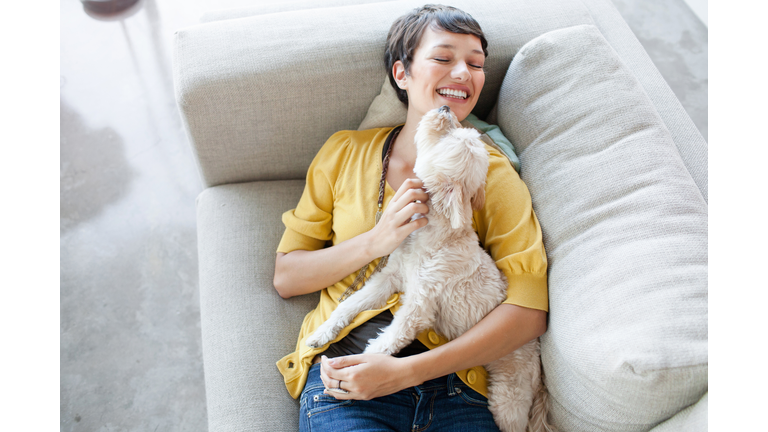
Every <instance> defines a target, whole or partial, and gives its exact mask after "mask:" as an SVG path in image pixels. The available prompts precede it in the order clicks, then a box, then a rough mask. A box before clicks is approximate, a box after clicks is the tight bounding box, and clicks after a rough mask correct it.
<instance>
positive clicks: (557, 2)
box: [174, 0, 592, 186]
mask: <svg viewBox="0 0 768 432" xmlns="http://www.w3.org/2000/svg"><path fill="white" fill-rule="evenodd" d="M423 3H424V2H423V1H418V0H400V1H396V2H394V1H393V2H384V3H371V4H363V5H355V6H346V7H336V8H321V9H311V10H300V11H291V12H284V13H275V14H268V15H259V16H253V17H249V18H242V19H233V20H225V21H216V22H210V23H205V24H202V25H198V26H193V27H190V28H186V29H182V30H179V31H177V32H176V35H175V47H174V83H175V90H176V99H177V102H178V105H179V108H180V110H181V113H182V119H183V121H184V124H185V127H186V129H187V131H188V136H189V139H190V141H191V143H192V146H193V149H194V152H195V156H196V158H197V160H198V163H199V166H200V171H201V174H202V178H203V182H204V184H205V185H206V186H214V185H219V184H226V183H234V182H246V181H254V180H283V179H301V178H303V177H304V174H305V173H306V170H307V168H308V167H309V164H310V162H311V161H312V158H313V156H314V155H315V153H317V151H318V150H319V149H320V147H321V146H322V144H323V143H324V142H325V140H326V139H327V138H328V137H329V136H331V135H332V134H333V133H334V132H337V131H339V130H344V129H356V128H357V126H358V125H359V124H360V122H361V121H362V120H363V117H364V116H365V114H366V110H367V109H368V107H369V106H370V104H371V102H372V101H373V99H374V97H375V96H376V95H377V94H379V92H380V91H381V83H382V82H383V81H384V77H385V75H386V74H385V72H384V70H383V60H382V58H383V55H384V42H385V40H386V35H387V32H388V31H389V28H390V26H391V25H392V22H393V21H394V20H395V19H396V18H397V17H399V16H401V15H402V14H404V13H406V12H407V11H409V10H410V9H413V8H414V7H417V6H420V5H423ZM451 4H452V5H454V6H456V7H459V8H461V9H463V10H465V11H467V12H469V13H470V14H472V16H474V17H475V18H476V19H477V20H478V22H480V23H481V25H482V27H483V30H484V31H485V33H486V35H487V37H488V40H489V48H488V49H489V52H490V57H489V58H488V61H487V62H486V67H487V71H488V72H487V74H486V84H485V87H484V90H483V94H482V95H481V97H480V100H479V102H478V105H477V107H476V109H475V113H476V114H477V115H478V117H479V118H485V116H486V114H487V113H488V111H489V110H490V109H491V107H492V106H493V104H494V103H495V101H496V95H497V94H498V90H499V87H500V86H501V81H502V80H503V78H504V73H505V72H506V69H507V67H508V65H509V62H510V61H511V60H512V56H513V55H514V53H515V52H517V50H518V49H519V48H520V47H521V46H522V45H523V44H525V43H526V42H528V41H529V40H531V39H533V38H534V37H536V36H538V35H540V34H542V33H545V32H547V31H550V30H554V29H558V28H564V27H569V26H573V25H577V24H588V23H591V22H592V19H591V18H590V16H589V14H588V12H587V10H586V8H585V7H584V5H583V3H582V2H581V1H578V0H540V1H536V2H530V1H527V0H488V1H484V2H476V1H471V0H455V1H453V2H451Z"/></svg>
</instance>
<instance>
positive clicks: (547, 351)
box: [498, 25, 708, 431]
mask: <svg viewBox="0 0 768 432" xmlns="http://www.w3.org/2000/svg"><path fill="white" fill-rule="evenodd" d="M498 120H499V126H500V127H501V128H502V131H503V132H504V134H505V135H506V136H507V137H508V138H510V140H511V141H512V142H513V144H514V146H515V149H516V150H517V151H518V155H519V156H520V160H521V163H522V178H523V180H524V181H525V182H526V184H527V185H528V187H529V189H530V191H531V196H532V198H533V204H534V209H535V211H536V214H537V216H538V217H539V221H540V222H541V226H542V230H543V233H544V242H545V246H546V249H547V255H548V258H549V265H550V271H549V293H550V297H549V302H550V303H549V306H550V309H549V310H550V314H549V328H548V331H547V333H546V334H545V335H544V336H543V337H542V338H541V349H542V362H543V366H544V371H545V373H546V376H547V381H546V382H547V385H548V387H549V390H550V393H551V401H552V403H553V406H552V412H551V413H552V419H553V421H554V423H555V425H556V426H558V427H560V428H561V429H562V430H568V431H582V430H603V431H644V430H649V429H651V428H652V427H654V426H655V425H657V424H659V423H661V422H663V421H665V420H666V419H668V418H670V417H672V416H673V415H675V414H676V413H677V412H678V411H680V410H682V409H684V408H685V407H687V406H689V405H692V404H694V403H696V402H698V401H699V399H701V398H702V396H703V395H704V394H705V393H706V392H707V387H708V384H707V383H708V381H707V368H708V367H707V364H708V353H707V341H708V329H707V313H708V312H707V298H708V297H707V211H708V210H707V204H706V201H705V199H704V196H703V194H702V191H701V190H700V189H699V188H698V187H697V185H696V183H695V182H694V180H693V179H692V177H691V175H690V174H689V172H688V170H687V169H686V165H685V164H684V163H683V161H682V159H681V157H680V154H679V153H678V150H677V147H676V146H675V143H674V141H673V139H672V137H671V136H670V134H669V132H668V130H667V128H666V127H665V125H664V123H663V122H662V120H661V118H660V117H659V115H658V113H657V112H656V110H655V109H654V106H653V104H652V103H651V101H650V100H649V99H648V97H647V95H646V93H645V92H644V91H643V88H642V87H641V86H640V84H639V82H638V81H637V79H636V78H635V76H634V75H633V74H632V73H631V72H630V71H629V70H628V69H627V68H626V67H625V65H624V64H623V63H622V61H621V60H620V59H619V57H618V56H617V55H616V53H615V52H614V50H613V49H612V48H611V46H610V45H608V43H607V42H606V40H605V39H604V38H603V36H602V35H601V33H600V31H598V29H597V28H595V27H593V26H590V25H585V26H576V27H572V28H567V29H561V30H556V31H553V32H550V33H547V34H544V35H542V36H540V37H537V38H536V39H534V40H532V41H531V42H529V43H528V44H526V45H525V46H524V47H522V48H521V49H520V51H519V52H518V53H517V55H516V56H515V58H514V60H513V61H512V63H511V65H510V67H509V70H508V72H507V75H506V77H505V79H504V82H503V84H502V87H501V92H500V95H499V105H498ZM704 406H705V407H706V405H705V404H704ZM704 409H705V410H706V408H704Z"/></svg>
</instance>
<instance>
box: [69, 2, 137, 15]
mask: <svg viewBox="0 0 768 432" xmlns="http://www.w3.org/2000/svg"><path fill="white" fill-rule="evenodd" d="M80 1H81V2H83V7H85V8H86V9H88V10H89V11H91V12H95V13H99V14H113V13H117V12H122V11H124V10H125V9H128V8H129V7H131V6H133V5H134V4H136V3H137V2H138V1H139V0H80Z"/></svg>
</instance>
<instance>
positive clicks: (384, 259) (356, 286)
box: [339, 126, 403, 302]
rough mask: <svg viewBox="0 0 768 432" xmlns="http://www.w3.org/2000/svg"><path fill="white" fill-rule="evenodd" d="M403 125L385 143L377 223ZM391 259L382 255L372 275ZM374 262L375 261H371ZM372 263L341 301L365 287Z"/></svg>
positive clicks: (359, 275) (361, 272) (360, 272)
mask: <svg viewBox="0 0 768 432" xmlns="http://www.w3.org/2000/svg"><path fill="white" fill-rule="evenodd" d="M402 128H403V127H402V126H399V127H396V128H395V129H393V130H392V132H391V133H390V134H389V136H388V137H387V141H386V142H385V143H384V145H385V146H386V151H387V152H386V154H385V155H384V159H383V160H382V162H381V180H379V201H378V209H377V210H376V223H377V224H378V223H379V219H381V213H382V211H381V208H382V206H383V205H384V185H385V184H386V182H387V169H388V168H389V156H390V155H391V154H392V147H394V146H395V139H397V135H398V134H399V133H400V130H401V129H402ZM388 260H389V255H386V256H383V257H381V259H380V260H379V263H378V264H377V265H376V268H374V269H373V272H371V276H373V275H374V274H376V272H378V271H380V270H381V269H383V268H384V267H385V266H386V265H387V261H388ZM371 262H373V261H371ZM369 265H371V263H368V264H366V265H365V266H364V267H363V268H361V269H360V271H359V272H358V273H357V277H355V280H354V282H352V285H350V286H349V287H347V289H346V290H344V293H343V294H342V295H341V297H339V302H343V301H344V300H346V299H347V298H349V296H351V295H352V294H354V293H355V292H356V291H357V290H359V289H360V288H362V287H363V284H364V283H365V269H367V268H368V266H369Z"/></svg>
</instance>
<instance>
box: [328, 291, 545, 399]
mask: <svg viewBox="0 0 768 432" xmlns="http://www.w3.org/2000/svg"><path fill="white" fill-rule="evenodd" d="M512 329H514V331H511V330H512ZM546 329H547V313H546V312H544V311H541V310H536V309H529V308H524V307H521V306H515V305H511V304H502V305H499V306H498V307H496V309H494V310H493V311H491V313H489V314H488V315H487V316H486V317H485V318H483V319H482V320H481V321H480V322H479V323H477V324H476V325H475V326H474V327H472V328H471V329H469V330H468V331H467V332H466V333H464V334H463V335H461V336H459V337H458V338H456V339H454V340H452V341H450V342H448V343H447V344H445V345H441V346H439V347H437V348H435V349H432V350H429V351H427V352H424V353H421V354H417V355H414V356H410V357H403V358H396V357H391V356H388V355H384V354H359V355H353V356H345V357H337V358H334V359H327V358H323V366H322V371H321V378H322V380H323V382H324V383H325V386H326V387H327V388H334V387H336V386H337V385H338V380H341V381H343V383H342V385H341V386H342V388H343V389H345V390H349V393H348V394H341V393H337V392H329V394H331V395H332V396H334V397H335V398H337V399H358V400H369V399H372V398H375V397H379V396H385V395H388V394H392V393H395V392H397V391H400V390H402V389H404V388H408V387H412V386H415V385H419V384H421V383H423V382H424V381H428V380H430V379H433V378H437V377H441V376H444V375H447V374H450V373H453V372H456V371H460V370H464V369H467V368H470V367H474V366H478V365H485V364H488V363H490V362H492V361H494V360H497V359H499V358H501V357H503V356H505V355H507V354H509V353H511V352H512V351H514V350H516V349H518V348H520V347H521V346H523V345H525V344H526V343H528V342H530V341H531V340H533V339H535V338H537V337H539V336H541V335H542V334H544V332H545V331H546Z"/></svg>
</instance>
